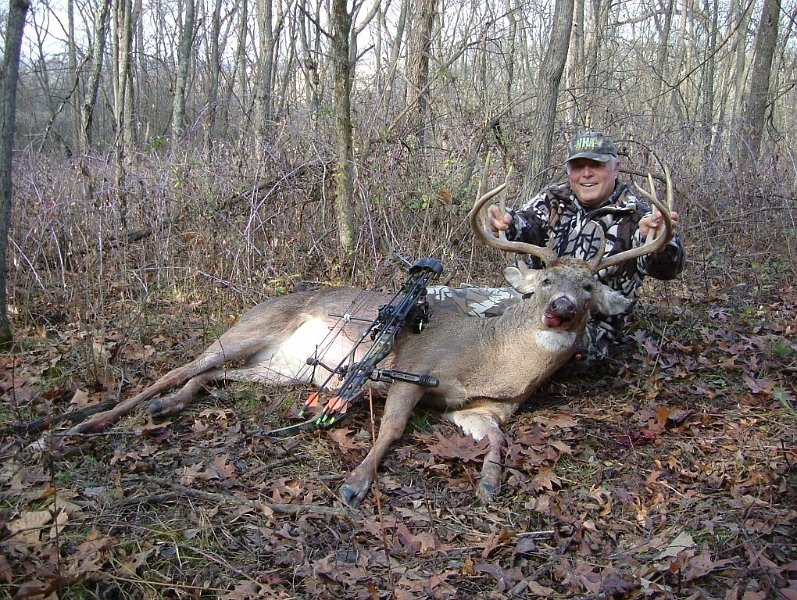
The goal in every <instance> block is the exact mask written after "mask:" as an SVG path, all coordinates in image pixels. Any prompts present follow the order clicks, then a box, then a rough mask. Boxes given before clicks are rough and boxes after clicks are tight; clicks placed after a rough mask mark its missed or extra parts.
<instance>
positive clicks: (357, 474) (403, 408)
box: [340, 382, 424, 506]
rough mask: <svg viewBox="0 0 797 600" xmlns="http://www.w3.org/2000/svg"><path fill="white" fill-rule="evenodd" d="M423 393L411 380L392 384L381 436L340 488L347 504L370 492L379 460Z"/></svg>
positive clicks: (401, 429) (400, 431)
mask: <svg viewBox="0 0 797 600" xmlns="http://www.w3.org/2000/svg"><path fill="white" fill-rule="evenodd" d="M423 392H424V389H423V388H422V387H420V386H417V385H413V384H410V383H401V382H397V383H394V384H393V385H392V386H391V388H390V392H388V395H387V399H386V400H385V412H384V414H383V415H382V421H381V423H380V424H379V435H377V436H376V441H375V442H374V445H373V447H372V448H371V451H370V452H369V453H368V454H367V456H366V457H365V459H364V460H363V461H362V462H361V463H360V465H359V466H358V467H357V468H356V469H354V471H352V472H351V474H350V475H349V476H348V477H347V478H346V481H345V482H344V483H343V485H342V486H341V487H340V495H341V497H342V498H343V501H344V502H346V504H348V505H350V506H357V505H358V504H359V503H360V502H361V501H362V500H363V498H365V496H366V495H367V494H368V490H369V489H370V488H371V484H372V483H373V482H374V478H375V477H376V469H377V468H378V467H379V463H380V462H382V458H383V457H384V455H385V453H386V452H387V449H388V448H389V447H390V444H392V443H393V442H395V441H396V440H397V439H399V438H400V437H401V434H402V433H403V432H404V427H405V426H406V425H407V421H408V420H409V418H410V414H411V413H412V409H413V408H415V405H416V404H417V403H418V400H420V399H421V396H422V395H423Z"/></svg>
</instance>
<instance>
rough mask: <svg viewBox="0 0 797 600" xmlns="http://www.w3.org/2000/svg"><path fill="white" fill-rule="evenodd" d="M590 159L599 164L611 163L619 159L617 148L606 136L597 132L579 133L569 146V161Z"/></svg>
mask: <svg viewBox="0 0 797 600" xmlns="http://www.w3.org/2000/svg"><path fill="white" fill-rule="evenodd" d="M576 158H589V159H590V160H597V161H598V162H609V160H611V159H612V158H617V146H615V145H614V142H613V141H612V140H610V139H609V138H608V137H606V136H605V135H604V134H602V133H599V132H597V131H585V132H583V133H579V134H578V135H577V136H576V137H574V138H573V139H572V140H570V143H569V144H568V145H567V161H565V162H569V161H571V160H575V159H576Z"/></svg>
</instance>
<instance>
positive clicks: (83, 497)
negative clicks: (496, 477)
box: [0, 285, 797, 600]
mask: <svg viewBox="0 0 797 600" xmlns="http://www.w3.org/2000/svg"><path fill="white" fill-rule="evenodd" d="M120 302H121V301H120ZM640 308H641V310H639V311H638V315H637V318H636V322H635V327H634V329H633V333H632V339H631V340H630V341H629V342H628V343H627V344H626V345H625V349H624V351H623V353H621V354H620V355H618V356H617V358H615V359H613V360H612V361H611V362H610V363H609V364H607V365H606V368H603V369H598V370H593V371H590V372H588V373H584V374H581V375H578V376H575V375H560V376H557V377H555V378H554V379H553V380H552V381H551V382H549V383H548V384H547V385H546V386H544V388H543V389H541V390H539V391H538V393H536V394H535V395H534V397H533V398H532V399H531V400H530V401H529V402H528V403H527V404H526V405H525V406H524V408H523V409H522V411H521V412H520V414H518V415H517V417H516V418H515V419H514V420H513V421H512V423H511V424H510V425H509V426H507V427H506V433H507V437H508V446H507V448H506V452H505V464H506V470H505V479H504V486H503V489H502V490H501V494H500V496H499V498H498V499H497V500H496V501H495V502H494V503H493V504H491V505H489V506H485V505H481V504H480V503H479V502H478V501H477V499H476V496H475V490H476V486H477V483H478V481H477V477H478V473H479V468H480V465H481V459H482V457H483V455H484V451H485V448H484V447H483V446H482V445H480V444H476V443H474V442H473V441H471V440H470V439H469V438H466V437H464V436H463V435H461V434H460V433H459V432H458V430H456V429H455V428H454V427H453V426H451V425H449V424H447V423H444V422H440V421H439V419H437V417H436V416H435V415H434V414H426V413H419V414H418V415H417V416H416V417H415V418H414V419H413V421H412V424H411V427H410V428H409V429H408V431H407V432H406V433H405V435H404V436H403V438H402V439H401V440H400V441H399V442H398V443H396V444H395V445H394V447H393V448H392V449H391V451H390V452H389V454H388V456H387V457H386V459H385V460H384V462H383V464H382V468H381V470H380V472H379V476H378V481H377V484H375V486H374V488H373V489H372V493H371V494H370V495H369V496H368V497H367V498H366V500H365V501H364V502H363V503H362V505H361V506H360V507H359V508H358V509H350V508H348V507H346V506H345V505H344V504H343V503H342V502H341V501H340V499H339V497H338V495H337V487H338V486H339V484H340V483H341V482H342V480H343V478H344V477H345V475H346V474H347V473H348V472H349V470H350V469H352V468H353V467H354V466H355V465H356V464H358V463H359V461H360V460H361V459H362V457H363V456H364V454H365V452H366V451H367V449H368V448H369V446H370V443H371V438H372V435H373V432H372V419H371V416H370V415H369V408H368V406H366V405H365V404H363V405H361V406H359V407H357V408H356V409H355V410H354V411H353V414H352V415H350V417H349V418H348V419H347V420H345V421H344V422H343V423H341V424H340V426H338V427H335V428H333V429H331V430H328V431H319V432H304V433H301V434H299V435H296V436H293V437H288V438H268V437H263V436H261V435H258V434H257V430H259V429H260V428H261V427H263V426H265V425H267V424H268V423H273V422H274V421H275V420H279V421H281V422H291V415H292V414H295V410H296V402H288V401H287V400H290V399H291V398H292V399H294V400H296V399H298V398H300V397H301V396H302V394H306V393H307V391H306V390H295V391H294V392H293V393H292V395H291V397H290V398H286V397H278V396H277V395H276V392H273V391H270V390H264V389H262V388H258V387H254V386H240V385H236V386H231V387H228V388H227V389H226V390H224V391H223V392H222V393H220V394H217V395H211V396H208V397H205V398H204V399H202V400H201V401H199V402H197V403H196V404H195V405H193V406H191V407H189V408H187V409H186V410H184V411H183V412H181V413H179V414H177V415H174V416H173V417H170V418H168V419H167V420H160V421H158V420H156V421H153V420H151V419H150V418H149V417H148V416H147V415H146V414H145V413H143V412H139V413H136V414H134V415H131V416H130V417H128V418H126V419H124V420H122V421H120V422H118V423H117V424H115V425H114V426H113V427H112V428H110V429H109V430H108V431H106V432H103V433H101V434H96V435H90V436H84V437H64V436H59V435H57V434H58V432H62V431H64V430H65V429H66V426H67V424H66V423H65V422H61V423H57V424H55V425H52V426H50V427H49V428H48V429H46V430H44V431H39V432H35V431H32V430H31V429H27V430H26V429H25V428H24V427H23V426H25V425H26V424H30V423H32V422H34V421H35V420H36V419H40V418H45V417H48V416H52V415H62V414H66V413H69V412H70V411H75V410H79V409H81V408H82V407H84V406H87V405H90V404H92V403H95V402H101V401H112V400H114V399H115V398H117V396H121V397H129V396H130V395H131V394H132V393H134V392H136V391H138V390H140V389H141V388H142V387H143V386H144V385H146V384H147V383H151V382H152V381H154V379H155V378H156V377H157V375H158V374H162V373H164V372H165V371H166V370H168V369H170V368H173V367H175V366H177V365H178V364H180V363H181V362H183V361H185V360H187V359H188V358H190V357H191V356H193V355H194V354H195V353H196V352H197V351H198V350H200V349H201V348H202V347H203V345H204V344H205V342H206V341H207V339H209V338H210V337H212V333H209V332H208V324H207V322H206V317H203V316H202V310H203V307H202V306H194V307H189V308H187V307H186V306H184V305H183V304H181V303H179V302H177V301H167V300H162V301H161V302H160V303H159V304H158V305H157V306H151V307H150V310H151V314H150V317H151V318H152V319H154V321H153V322H151V323H149V322H148V324H147V326H148V327H150V328H151V333H150V334H147V335H144V336H142V337H141V338H140V340H137V341H132V340H131V338H129V337H128V336H127V335H126V334H125V333H124V332H122V331H119V330H118V326H117V325H116V320H117V317H118V315H119V314H120V312H119V311H126V310H131V308H130V307H127V306H125V305H124V304H122V303H120V304H119V305H116V306H113V307H110V308H109V310H108V314H107V315H106V316H105V317H101V318H104V319H106V321H105V322H104V323H97V324H95V325H94V326H93V328H92V329H91V330H89V329H88V328H87V327H86V326H85V325H79V324H71V323H68V322H61V323H57V324H56V323H54V322H51V323H50V324H48V325H41V326H37V327H33V326H30V327H26V328H20V329H18V330H17V332H16V335H17V340H18V347H17V349H15V350H14V351H13V352H10V353H5V354H0V392H2V400H0V424H1V425H0V426H2V427H3V429H2V437H0V598H15V599H17V598H19V599H22V598H228V599H243V598H362V599H376V598H396V599H411V598H412V599H414V598H452V599H453V598H474V599H475V598H512V597H523V598H533V597H546V598H591V599H592V598H718V599H729V600H735V599H744V600H757V599H762V600H763V599H765V598H785V599H788V600H795V599H797V410H796V409H795V406H797V403H796V400H795V393H796V392H795V380H796V379H797V377H796V375H797V325H796V324H795V315H797V288H795V287H787V288H785V289H784V288H779V289H774V288H770V289H769V290H767V289H764V288H763V287H755V286H754V285H749V286H738V287H736V288H734V289H733V291H728V292H724V293H721V292H713V291H709V290H705V291H704V292H703V293H701V294H699V295H693V296H691V297H689V298H683V299H681V300H678V299H677V298H673V299H672V301H671V303H670V306H662V305H661V304H658V303H646V304H645V305H644V306H642V307H640ZM100 331H101V332H102V334H98V332H100ZM216 333H218V331H216ZM203 335H204V336H205V338H206V339H204V340H203V339H202V337H203ZM98 360H102V361H105V364H111V365H114V366H115V370H110V371H109V370H107V369H103V368H100V367H98V366H97V364H96V362H97V361H98ZM114 372H116V373H121V372H124V373H126V378H122V377H120V376H119V375H116V376H114V375H113V374H112V373H114ZM109 373H111V374H109ZM120 391H121V393H120ZM299 403H300V401H299ZM272 409H273V410H274V412H273V413H271V414H269V411H271V410H272ZM374 410H375V411H376V415H374V416H375V418H376V419H377V422H378V417H379V407H378V406H376V407H375V408H374Z"/></svg>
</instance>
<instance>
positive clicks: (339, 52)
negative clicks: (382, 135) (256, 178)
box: [332, 0, 354, 257]
mask: <svg viewBox="0 0 797 600" xmlns="http://www.w3.org/2000/svg"><path fill="white" fill-rule="evenodd" d="M346 4H347V2H346V0H332V60H333V63H334V69H335V123H336V132H335V137H336V143H335V155H336V156H335V159H336V164H335V176H334V177H335V216H336V218H337V221H338V240H339V242H340V247H341V249H342V250H343V252H344V254H345V255H346V256H347V257H348V256H350V255H351V254H352V253H353V252H354V168H353V162H354V149H353V148H354V143H353V128H352V122H351V85H352V70H353V65H352V64H351V62H350V60H349V33H350V31H351V13H349V12H348V10H347V8H346Z"/></svg>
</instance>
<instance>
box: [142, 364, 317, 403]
mask: <svg viewBox="0 0 797 600" xmlns="http://www.w3.org/2000/svg"><path fill="white" fill-rule="evenodd" d="M310 375H311V372H310V371H309V370H308V369H307V368H306V367H305V368H304V372H300V373H299V374H290V373H287V372H285V370H284V369H279V368H271V367H270V366H269V365H268V364H258V365H256V366H253V367H243V368H240V369H213V370H212V371H207V372H205V373H200V374H199V375H197V376H196V377H192V378H191V379H189V380H188V382H187V383H186V384H185V385H184V386H183V388H182V389H180V390H179V391H177V392H175V393H174V394H171V395H169V396H166V397H164V398H158V399H157V400H153V401H152V402H150V405H149V410H150V412H151V413H152V414H156V415H169V414H173V413H176V412H179V411H181V410H182V409H184V408H185V407H186V406H188V405H189V404H191V402H192V401H193V399H194V398H196V397H197V396H198V395H199V393H200V392H201V391H202V389H203V388H205V387H206V386H207V385H208V384H210V383H214V382H229V381H240V382H244V383H262V384H266V385H289V384H299V383H309V381H310Z"/></svg>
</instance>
